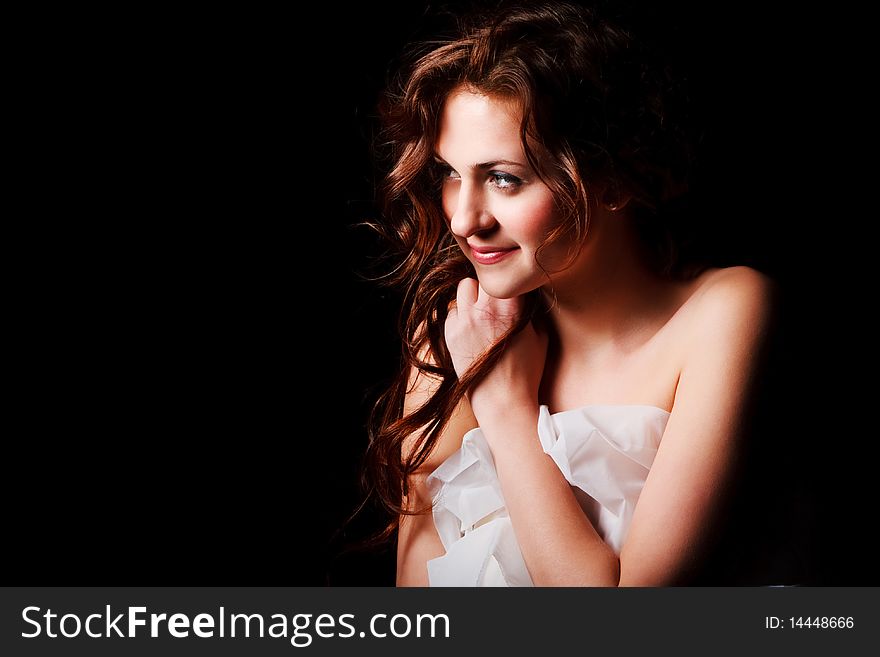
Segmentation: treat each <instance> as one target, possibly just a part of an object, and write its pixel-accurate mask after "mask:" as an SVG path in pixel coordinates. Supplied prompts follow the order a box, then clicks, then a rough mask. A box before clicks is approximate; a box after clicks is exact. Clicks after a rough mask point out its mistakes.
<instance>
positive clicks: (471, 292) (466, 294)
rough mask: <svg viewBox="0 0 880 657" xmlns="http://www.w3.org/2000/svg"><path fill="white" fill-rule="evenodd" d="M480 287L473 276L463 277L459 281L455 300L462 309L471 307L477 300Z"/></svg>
mask: <svg viewBox="0 0 880 657" xmlns="http://www.w3.org/2000/svg"><path fill="white" fill-rule="evenodd" d="M479 287H480V285H479V283H477V281H475V280H474V279H473V278H462V279H461V280H460V281H459V282H458V290H457V291H456V294H455V302H456V304H457V305H458V307H459V309H460V310H462V311H464V310H465V309H466V308H470V307H471V306H473V305H474V304H475V303H476V302H477V296H478V293H479Z"/></svg>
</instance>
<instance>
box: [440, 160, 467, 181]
mask: <svg viewBox="0 0 880 657" xmlns="http://www.w3.org/2000/svg"><path fill="white" fill-rule="evenodd" d="M437 174H438V176H439V178H440V179H441V180H458V179H459V178H460V177H461V176H459V175H458V174H457V173H456V172H455V169H453V168H452V167H450V166H447V165H445V164H439V163H438V164H437Z"/></svg>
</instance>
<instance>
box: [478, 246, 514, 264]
mask: <svg viewBox="0 0 880 657" xmlns="http://www.w3.org/2000/svg"><path fill="white" fill-rule="evenodd" d="M468 246H470V245H468ZM518 248H519V247H518V246H508V247H500V246H471V253H472V254H473V256H474V260H476V261H477V262H478V263H479V264H481V265H494V264H495V263H496V262H499V261H501V260H503V259H504V258H505V257H507V256H508V255H510V254H511V253H513V252H514V251H516V250H517V249H518Z"/></svg>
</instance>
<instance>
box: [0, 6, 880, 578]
mask: <svg viewBox="0 0 880 657" xmlns="http://www.w3.org/2000/svg"><path fill="white" fill-rule="evenodd" d="M434 4H436V3H434ZM447 4H449V5H450V6H453V7H455V6H457V5H456V3H447ZM657 4H659V3H647V2H646V3H627V4H626V5H623V4H620V3H618V5H619V6H621V7H628V6H630V5H634V6H636V7H637V9H638V11H637V12H636V14H635V15H636V23H635V24H636V25H637V26H638V27H639V29H641V30H643V31H644V33H645V35H646V36H647V37H648V38H654V39H657V40H659V42H660V43H661V44H662V45H663V46H664V47H665V48H666V50H667V52H668V53H669V56H670V57H671V58H672V59H673V60H674V61H676V62H677V63H678V65H679V66H680V67H682V69H683V70H685V71H687V74H688V76H689V78H690V81H691V85H692V90H693V95H694V107H695V109H696V111H697V114H698V116H700V117H702V122H703V124H704V128H705V141H704V144H703V146H702V161H701V163H700V169H699V178H698V183H699V184H698V185H697V187H696V189H695V195H694V203H693V207H694V209H695V212H698V213H699V215H698V216H699V218H700V226H701V232H702V235H701V239H702V240H703V244H704V246H705V248H706V249H707V252H709V253H711V255H712V257H713V258H714V260H715V261H717V262H718V263H719V264H736V263H743V264H750V265H752V266H755V267H758V268H760V269H762V270H763V271H765V272H767V273H768V274H770V275H771V276H773V277H774V278H775V279H776V280H777V281H778V282H779V284H780V288H781V290H782V292H783V295H782V303H781V306H780V313H781V319H782V321H781V323H780V330H779V331H778V333H777V344H776V349H775V351H774V354H775V356H774V358H773V361H772V364H771V366H770V368H769V369H768V374H767V377H766V385H765V392H764V398H763V399H764V405H763V407H762V408H763V410H762V415H761V416H760V417H761V418H762V421H761V423H760V427H759V430H758V432H757V434H756V435H757V437H758V439H757V440H756V441H755V443H756V448H755V449H754V450H753V451H752V452H750V456H749V461H748V462H749V467H750V470H749V472H750V474H749V477H750V478H749V480H748V481H749V486H748V487H747V488H746V490H744V492H743V493H742V495H741V504H740V506H739V507H738V510H737V511H736V512H735V514H734V519H735V522H732V523H731V527H732V528H734V529H733V530H732V531H733V532H734V534H735V535H734V536H732V537H731V540H730V541H728V542H726V543H725V544H726V545H728V546H730V547H728V548H727V549H726V550H721V551H720V552H719V554H718V555H717V556H716V559H715V561H713V562H712V564H711V565H710V568H709V571H708V572H707V575H706V582H707V583H711V582H712V581H718V580H719V579H720V580H721V581H725V582H727V581H732V582H734V583H807V584H809V583H812V584H821V585H827V584H845V585H859V584H869V583H870V584H877V578H876V571H874V570H868V563H869V561H868V559H867V549H868V548H867V546H866V545H865V544H864V543H865V542H864V541H861V540H859V539H858V536H859V534H860V526H861V518H862V513H863V512H864V510H865V509H866V504H867V503H866V501H865V495H866V493H867V487H868V486H867V483H866V482H867V479H866V478H865V476H864V474H863V469H865V468H866V463H868V461H869V460H868V454H869V453H870V452H871V450H873V440H874V439H873V438H872V437H871V436H872V435H873V433H876V432H871V431H870V425H869V424H868V421H867V420H866V419H865V417H864V410H866V409H868V408H870V405H868V404H866V403H865V402H867V401H868V400H867V399H866V397H867V395H866V394H865V393H862V392H859V391H860V389H863V385H862V384H860V383H858V382H857V381H856V380H855V379H854V378H853V377H852V375H851V370H852V368H853V366H854V365H859V364H860V363H861V362H862V361H863V357H862V355H861V350H860V347H859V345H861V344H864V343H863V342H861V341H860V338H861V336H863V335H865V336H866V335H867V332H866V331H865V332H863V331H861V330H860V329H861V328H862V326H863V323H862V322H861V321H860V320H859V316H860V315H861V311H860V310H859V309H860V308H863V307H864V306H865V304H866V303H867V299H866V298H864V297H863V293H862V292H861V290H863V289H864V288H863V287H858V286H857V285H858V283H859V281H863V280H864V279H863V278H861V275H860V273H859V271H858V270H857V269H856V264H855V263H857V262H859V261H858V259H856V258H855V255H854V252H855V249H854V248H853V247H854V244H853V242H855V241H857V238H854V237H853V236H852V235H850V234H848V233H847V232H846V227H847V226H848V225H850V224H848V223H847V219H846V218H845V217H844V216H842V213H841V211H840V209H841V207H842V204H843V199H842V198H841V196H842V194H841V193H840V190H841V189H845V187H843V186H841V185H840V179H839V178H838V177H837V175H838V174H837V173H836V171H837V168H836V167H835V166H834V163H835V161H837V154H836V151H835V150H834V142H835V139H836V134H837V132H836V131H837V128H836V127H834V126H836V125H838V123H839V121H838V119H837V115H835V114H834V112H835V110H836V105H835V101H833V100H832V99H833V98H834V97H835V90H836V88H837V86H838V85H841V78H840V75H841V74H840V72H839V70H838V69H836V68H835V67H834V66H833V65H832V63H831V62H829V61H828V59H827V55H828V52H829V51H830V50H833V48H831V46H829V45H828V44H827V43H823V42H822V40H821V39H817V38H816V34H817V30H820V31H821V30H822V29H823V25H821V24H820V21H819V20H818V18H817V17H811V16H809V15H805V14H799V13H793V12H790V11H789V10H787V9H784V8H781V7H779V8H774V7H772V6H765V5H764V3H758V2H745V3H742V2H739V3H734V4H730V5H729V6H725V7H721V6H716V5H712V6H711V7H707V6H705V5H706V3H700V2H684V1H681V0H677V1H675V2H671V3H663V7H662V8H660V7H657V6H655V5H657ZM426 6H428V5H427V4H426V3H421V2H407V3H399V4H398V5H381V6H378V7H371V6H367V5H366V4H365V3H362V4H361V5H358V6H352V7H348V8H342V7H336V6H334V7H313V8H312V9H311V10H310V11H309V13H308V15H306V13H305V12H303V13H302V14H300V13H296V12H293V13H289V14H288V13H285V14H280V13H279V14H260V13H257V12H256V11H249V12H248V13H247V15H243V14H240V13H238V11H237V10H229V13H226V14H220V13H218V12H219V10H216V9H212V10H211V12H212V13H207V14H199V15H182V14H173V15H172V14H168V15H143V16H126V17H122V16H118V17H115V18H114V21H113V22H112V25H113V29H110V30H108V29H104V28H100V29H99V28H96V27H94V25H95V23H94V22H93V19H94V18H95V17H90V16H83V15H82V14H77V15H75V16H61V15H57V16H53V17H51V18H47V17H45V16H41V17H34V19H33V20H32V21H29V22H27V24H26V25H24V27H25V28H26V29H27V30H28V34H30V35H31V36H32V37H33V43H34V44H36V45H35V46H34V47H33V48H32V52H31V60H32V62H33V63H35V64H36V70H37V71H38V72H39V73H38V75H36V76H35V77H34V80H35V81H31V82H30V84H31V85H32V86H33V87H34V88H38V87H39V88H40V89H41V91H42V92H43V93H46V94H47V102H46V104H45V105H44V106H41V113H38V114H37V122H38V127H39V130H37V131H35V132H34V134H38V133H40V132H42V134H44V135H49V136H50V137H48V138H46V142H52V143H51V144H46V145H44V147H43V150H42V151H40V152H46V153H53V154H55V155H54V159H53V160H52V161H53V162H54V163H55V164H57V167H55V168H52V167H50V168H52V174H53V175H55V176H57V177H56V178H53V181H57V182H53V184H52V185H48V186H47V187H48V189H39V190H38V192H37V193H38V194H42V195H43V196H42V197H39V198H44V197H45V196H46V195H48V196H51V198H52V199H53V203H54V205H53V206H52V208H54V210H52V209H48V210H47V211H46V212H45V213H42V212H37V213H36V214H38V215H39V218H38V219H35V220H33V221H32V222H31V224H29V225H34V226H37V228H35V230H34V234H33V235H32V236H30V238H29V239H28V240H26V241H25V242H24V245H25V252H26V256H27V258H28V259H29V262H30V268H29V270H28V271H31V272H32V275H31V279H32V281H33V282H35V284H36V287H35V288H34V289H35V293H34V294H30V295H26V299H27V301H26V306H25V307H26V308H27V311H26V312H25V313H22V323H21V325H22V326H24V328H25V330H24V331H23V333H25V334H26V335H24V336H23V340H24V341H23V342H22V344H24V345H27V346H25V347H24V348H23V349H22V350H21V352H22V353H23V354H24V355H25V361H26V366H25V367H24V368H23V371H22V374H21V376H20V379H19V380H18V381H16V382H15V383H16V385H15V386H14V387H15V394H14V395H13V397H12V405H13V406H14V407H15V408H14V410H15V411H16V412H18V413H21V414H22V415H21V417H22V420H23V421H21V422H14V423H13V427H14V428H13V430H12V431H11V432H10V438H9V440H10V444H11V445H12V446H13V447H14V448H15V449H14V450H10V454H11V457H10V458H9V459H8V460H7V468H8V472H9V477H8V482H9V483H8V492H7V508H8V509H9V513H8V515H7V521H6V523H7V530H6V531H4V534H5V537H6V538H5V542H6V543H7V547H9V548H10V549H11V554H12V555H13V557H12V559H10V563H11V564H13V565H14V568H13V570H12V572H13V575H12V576H11V577H10V576H7V577H8V579H12V580H14V581H15V583H19V584H58V583H62V584H96V585H97V584H101V585H105V584H128V583H131V584H139V585H143V584H156V585H163V584H164V585H172V584H173V585H190V584H192V585H195V584H200V585H229V584H233V585H238V584H248V585H324V584H330V585H346V584H377V585H386V584H393V582H394V551H393V545H392V546H390V548H389V549H388V550H386V551H384V552H377V553H364V552H345V551H344V548H345V547H346V546H349V545H350V544H351V543H352V542H353V541H355V540H356V539H358V538H362V537H363V536H364V535H365V533H366V532H368V531H370V530H372V529H375V528H377V527H378V526H379V524H380V523H381V522H382V518H381V517H380V516H379V514H377V513H376V511H375V509H373V508H371V507H367V509H366V510H365V512H364V513H362V514H361V515H360V516H358V517H357V518H356V519H355V521H354V522H352V523H351V524H349V525H348V526H346V527H345V528H344V529H342V524H343V521H344V519H345V518H346V517H347V515H348V514H349V513H350V512H351V511H352V510H353V509H354V507H355V506H356V504H357V502H358V501H359V492H358V489H357V473H358V467H359V460H360V457H361V456H362V454H363V451H364V449H365V447H366V443H367V437H366V432H365V422H366V416H367V413H368V410H369V407H370V403H371V401H372V400H373V399H374V398H375V396H376V394H378V392H379V391H380V390H381V389H382V386H383V385H385V384H387V382H388V381H389V380H390V377H391V376H392V375H393V374H394V372H395V369H396V367H397V362H398V346H397V342H396V337H395V323H396V313H397V301H398V300H397V298H396V296H395V295H394V294H392V293H388V292H386V291H383V290H381V289H380V288H378V287H377V286H376V285H375V284H373V283H370V282H368V281H366V280H364V279H362V278H361V277H360V276H359V275H358V274H357V273H356V272H367V271H369V270H370V269H369V268H370V266H371V262H372V261H371V258H374V257H375V256H376V255H378V253H379V252H380V250H379V248H378V245H376V244H375V242H374V241H373V240H372V239H371V238H370V237H369V236H368V235H367V233H365V232H364V231H362V230H358V229H355V228H353V226H354V225H355V224H356V223H358V222H359V221H361V220H363V219H366V218H371V217H374V216H375V211H374V206H373V204H372V200H373V197H374V187H375V183H376V172H375V171H374V169H373V166H372V164H371V153H370V140H371V135H372V132H373V130H374V129H375V123H374V120H373V119H374V107H375V103H376V100H377V97H378V96H377V94H378V93H379V91H380V90H381V88H382V87H383V85H384V81H385V79H386V75H387V74H388V72H389V70H390V69H391V67H392V65H393V62H394V60H395V57H397V56H398V55H399V54H400V52H401V50H402V48H403V46H404V45H405V44H406V43H408V42H409V41H410V40H411V39H413V38H416V37H418V36H420V35H424V34H428V33H430V31H431V29H432V28H433V27H434V26H435V25H436V22H435V21H432V20H430V19H426V18H425V17H424V14H425V8H426ZM432 6H433V5H432ZM799 11H800V10H799ZM74 19H75V20H76V21H77V23H76V24H77V25H80V24H82V26H83V28H82V30H80V31H78V32H76V35H75V36H71V33H70V31H69V30H68V27H69V24H70V23H69V21H71V20H74ZM105 19H106V17H105ZM823 20H824V19H823ZM828 20H830V19H828ZM102 25H106V23H102ZM58 43H61V44H63V45H62V46H61V47H57V44H58ZM40 44H46V46H47V49H45V50H44V49H41V48H40V47H38V46H40ZM50 44H55V49H48V46H49V45H50ZM59 190H61V191H60V192H59ZM44 215H50V216H44ZM59 218H60V221H58V222H57V226H56V224H55V223H54V221H55V219H59ZM50 219H51V221H50ZM840 237H843V239H842V240H840V239H835V238H840ZM34 318H36V319H34ZM713 576H714V577H716V578H717V579H715V580H713ZM725 578H726V579H725Z"/></svg>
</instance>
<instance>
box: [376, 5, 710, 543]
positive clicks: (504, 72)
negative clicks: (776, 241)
mask: <svg viewBox="0 0 880 657" xmlns="http://www.w3.org/2000/svg"><path fill="white" fill-rule="evenodd" d="M461 86H465V87H466V88H468V89H472V90H475V91H478V92H480V93H482V94H486V95H491V96H496V97H502V98H505V99H513V100H515V101H516V103H517V104H518V107H519V108H520V109H521V111H522V122H521V125H520V137H521V140H522V144H523V148H524V151H525V154H526V157H527V159H528V161H529V164H530V165H531V166H532V168H533V169H534V170H535V171H536V172H537V174H538V175H539V177H540V178H541V179H542V180H543V181H544V182H545V183H546V184H547V185H548V187H549V188H550V189H551V190H552V191H553V193H554V195H555V198H556V201H557V205H558V207H559V209H560V211H561V213H562V216H563V217H564V221H563V222H562V225H561V226H560V227H559V228H558V229H557V230H556V231H555V232H554V233H553V234H551V235H550V236H549V237H548V239H547V242H545V246H546V244H548V243H550V242H552V241H554V240H558V239H571V240H572V243H574V244H578V243H581V242H582V241H583V240H584V239H586V236H587V232H588V229H589V223H590V215H591V211H592V210H591V208H594V207H596V203H597V202H598V201H599V200H601V199H597V198H596V194H597V193H598V190H599V189H602V190H605V191H606V192H608V190H610V193H611V195H612V196H614V195H616V196H617V197H618V198H622V197H623V196H626V197H627V198H629V199H630V200H631V207H630V213H631V215H632V217H633V220H634V221H635V224H636V226H637V227H638V229H639V234H640V236H641V237H642V238H643V239H642V240H641V241H642V244H643V245H644V247H645V255H646V257H647V258H648V260H649V261H650V262H651V263H652V264H653V265H654V266H655V268H656V270H657V271H658V272H661V273H663V274H665V275H668V276H684V275H687V274H686V273H685V271H686V270H685V269H684V268H683V267H682V265H683V261H682V259H681V258H680V257H679V256H680V253H679V252H678V251H677V249H676V248H675V246H676V240H675V239H674V235H673V233H672V231H670V222H668V221H666V217H668V216H669V209H670V208H671V207H673V206H674V205H676V204H678V203H680V202H681V201H682V199H684V198H686V195H685V192H686V191H687V188H688V178H689V175H688V174H689V172H690V170H691V168H692V160H693V153H694V144H693V140H692V139H691V138H690V135H689V134H688V133H687V131H686V130H685V127H684V126H685V123H684V122H683V119H684V114H685V109H686V105H685V101H686V100H687V93H686V91H685V89H684V87H683V85H682V81H681V80H680V79H676V78H675V77H674V76H673V75H672V74H671V72H670V70H669V69H668V67H667V66H666V65H665V64H664V63H663V61H662V59H660V58H659V57H658V56H657V54H656V53H654V52H652V51H651V49H650V48H649V47H648V46H647V45H646V44H645V43H643V42H641V41H640V40H638V39H636V38H635V37H634V35H633V34H632V33H631V31H629V30H628V29H626V28H624V27H622V26H620V25H618V24H616V23H615V22H612V21H611V20H609V19H607V18H605V17H603V16H602V15H600V12H599V11H598V10H596V9H593V8H588V7H584V6H579V5H575V4H569V3H564V2H528V3H500V4H499V3H495V5H494V6H493V9H492V10H491V11H488V12H486V11H483V12H476V13H474V14H473V15H470V16H469V17H467V18H464V19H460V21H459V24H458V26H457V33H456V34H454V35H452V36H448V37H446V38H444V39H441V40H438V41H432V42H429V43H424V44H420V45H419V46H417V47H416V48H415V49H414V51H413V53H412V54H411V56H410V60H409V63H408V64H407V65H405V66H404V67H403V68H402V69H401V70H400V72H399V73H398V75H397V77H396V79H395V80H394V81H393V83H392V84H391V86H390V88H389V90H388V92H387V94H386V95H385V97H384V101H383V102H382V104H381V106H380V111H381V118H382V122H383V132H382V133H381V145H382V147H384V148H385V157H386V160H385V161H386V166H387V171H388V173H387V176H386V178H385V180H384V184H383V186H382V189H381V212H382V215H381V216H382V220H381V221H380V222H377V223H376V224H375V228H376V229H377V230H378V231H379V232H380V233H381V235H382V237H383V238H384V239H385V240H386V241H387V243H388V244H389V245H390V246H391V248H392V253H393V254H394V266H393V268H392V269H391V271H390V272H389V273H388V274H387V275H386V277H385V282H387V283H388V284H389V285H393V286H397V287H398V288H399V289H402V291H403V312H402V313H401V317H400V334H401V337H402V345H403V354H402V367H401V370H400V373H399V375H398V376H397V378H396V379H395V380H394V382H393V384H392V385H391V386H390V387H389V388H388V390H387V391H386V392H385V393H384V394H383V395H382V396H381V398H380V399H379V400H378V402H377V403H376V406H375V409H374V412H373V415H372V417H371V433H370V443H369V447H368V449H367V453H366V455H365V459H364V468H363V472H362V481H361V484H362V486H363V488H364V493H365V496H366V497H365V501H366V500H367V499H369V498H372V497H375V498H376V499H378V501H379V502H380V503H381V506H382V508H383V509H384V510H385V511H387V513H388V515H389V520H388V523H387V524H386V525H385V526H384V527H383V528H382V529H381V530H379V531H377V532H376V533H375V534H374V535H373V536H372V537H371V538H370V539H369V540H368V541H367V543H369V544H373V545H377V544H382V543H384V542H386V541H387V539H390V538H391V537H392V536H393V535H394V534H395V532H396V530H397V528H398V527H399V520H400V516H401V515H402V514H419V513H426V512H427V511H429V508H428V507H426V508H410V507H408V506H407V505H404V504H403V500H404V498H405V496H406V495H407V493H408V479H409V477H410V476H411V475H412V474H413V473H414V472H415V471H416V470H417V469H418V468H419V467H420V466H421V465H422V464H423V463H424V462H425V461H426V459H427V458H428V456H429V455H430V454H431V452H432V450H433V449H434V447H435V445H436V443H437V441H438V438H439V436H440V434H441V432H442V431H443V429H444V427H445V426H446V424H447V423H448V421H449V418H450V416H451V415H452V413H453V411H454V409H455V408H456V406H457V405H458V404H459V402H460V401H461V400H462V397H464V395H466V394H467V392H468V391H469V390H470V389H471V388H472V387H473V386H474V385H476V384H477V383H479V381H480V380H481V379H483V378H484V377H485V376H486V374H487V373H488V372H489V371H490V370H491V368H492V367H493V366H494V364H495V363H496V362H497V361H498V359H499V358H500V357H501V355H502V353H503V351H504V349H505V347H506V345H507V344H508V342H509V340H510V338H511V336H513V335H514V334H515V333H517V332H518V331H520V330H521V329H522V328H523V327H524V326H525V325H526V324H527V323H528V322H529V321H532V320H533V319H534V318H536V317H537V314H538V313H539V310H540V309H541V306H542V303H543V302H542V297H541V295H540V293H539V292H538V291H535V292H532V293H530V294H529V295H527V303H526V312H525V313H523V316H522V317H521V318H520V320H519V322H518V323H517V324H516V325H515V326H513V327H512V328H511V330H510V331H509V332H508V334H506V335H505V336H503V337H502V338H501V339H500V340H499V341H498V342H497V343H496V344H495V345H494V346H493V347H492V348H491V349H490V350H489V351H488V352H487V353H485V354H484V355H483V357H482V358H481V359H479V360H478V361H477V362H476V363H475V364H474V365H473V366H472V367H471V368H470V370H469V371H468V372H467V373H466V374H465V375H464V376H462V377H461V379H459V378H458V377H457V376H456V373H455V370H454V368H453V365H452V359H451V357H450V355H449V352H448V350H447V347H446V342H445V340H444V335H443V327H444V323H445V320H446V316H447V313H448V309H449V307H450V303H451V302H452V300H453V299H454V298H455V291H456V287H457V284H458V282H459V281H460V280H461V279H462V278H464V277H468V276H470V277H475V272H474V270H473V267H472V265H471V264H470V262H469V261H468V260H467V258H466V257H465V256H464V254H463V253H462V251H461V249H460V248H459V247H458V246H457V244H456V242H455V240H454V239H453V237H452V235H451V232H450V230H449V228H448V224H447V220H446V218H445V217H444V214H443V211H442V207H441V203H440V196H439V195H440V182H439V176H438V172H437V171H436V169H435V167H436V165H435V164H434V145H435V141H436V139H437V132H438V122H439V116H440V115H441V111H442V106H443V103H444V101H445V99H446V98H447V97H448V96H449V94H450V92H451V91H452V90H454V89H456V88H459V87H461ZM600 185H601V187H600ZM605 200H606V201H607V200H608V199H607V198H606V199H605ZM613 200H614V199H612V202H613ZM692 273H693V272H692ZM414 370H418V371H419V372H422V373H424V374H426V375H428V376H430V377H432V378H434V379H436V380H437V381H438V385H437V386H436V388H435V389H434V392H433V394H432V395H431V396H430V398H429V399H428V400H427V401H426V402H425V403H424V404H422V405H421V406H420V407H419V408H417V409H415V410H413V411H412V412H408V413H404V411H403V409H404V398H405V396H406V394H407V390H408V385H409V381H410V373H411V372H413V371H414ZM409 436H414V437H415V438H416V440H415V441H414V443H413V444H414V447H413V449H411V450H409V453H408V454H406V455H404V454H403V453H402V445H403V443H404V440H405V439H407V438H408V437H409ZM361 507H363V504H362V505H361Z"/></svg>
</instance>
